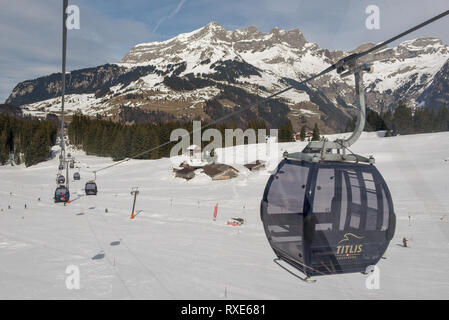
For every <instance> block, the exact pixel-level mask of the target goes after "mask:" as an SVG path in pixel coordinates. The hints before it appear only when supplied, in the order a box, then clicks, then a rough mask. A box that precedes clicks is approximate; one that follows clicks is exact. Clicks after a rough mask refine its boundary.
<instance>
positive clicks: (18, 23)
mask: <svg viewBox="0 0 449 320" xmlns="http://www.w3.org/2000/svg"><path fill="white" fill-rule="evenodd" d="M69 4H75V5H78V6H79V7H80V10H81V29H80V30H72V31H69V34H68V37H69V38H68V57H67V59H68V61H67V63H68V70H73V69H78V68H83V67H89V66H96V65H100V64H103V63H106V62H116V61H119V60H120V59H121V58H122V57H123V56H124V55H125V54H126V52H127V51H128V50H129V49H130V48H131V47H132V46H133V45H135V44H137V43H141V42H150V41H156V40H165V39H168V38H171V37H173V36H175V35H177V34H179V33H183V32H189V31H192V30H194V29H197V28H200V27H202V26H204V25H206V24H207V23H209V22H210V21H216V22H218V23H220V24H221V25H222V26H224V27H225V28H226V29H236V28H244V27H248V26H250V25H254V26H256V27H257V28H258V29H259V30H261V31H263V32H268V31H270V30H271V29H272V28H273V27H279V28H281V29H294V28H299V29H300V30H301V31H302V32H303V34H304V36H305V37H306V39H307V40H308V41H312V42H316V43H318V44H319V45H320V46H321V47H324V48H328V49H340V50H350V49H353V48H355V47H357V46H358V45H359V44H361V43H363V42H380V41H382V40H385V39H386V38H388V37H390V36H393V35H395V34H396V33H399V32H401V31H403V30H405V29H407V28H408V27H411V26H413V25H414V24H417V23H419V22H422V21H424V20H426V19H428V18H430V17H432V16H434V15H436V14H438V13H440V12H442V11H445V10H448V9H449V3H448V1H447V0H428V1H421V0H395V1H392V0H368V1H365V0H338V1H336V0H312V1H311V0H295V1H292V0H277V1H273V0H271V1H269V0H251V1H250V0H227V1H215V0H154V1H151V0H128V1H123V0H122V1H118V0H69ZM372 4H374V5H377V6H378V7H379V8H380V29H379V30H368V29H366V28H365V19H366V17H367V16H366V14H365V8H366V7H367V6H368V5H372ZM61 6H62V0H39V1H36V0H14V1H11V0H0V101H4V100H5V99H6V98H7V97H8V96H9V94H10V93H11V91H12V89H13V88H14V86H15V85H16V84H17V83H18V82H20V81H23V80H27V79H33V78H36V77H39V76H43V75H47V74H50V73H52V72H58V71H59V70H60V65H61V11H62V9H61ZM448 30H449V18H445V19H444V20H442V21H440V22H437V23H435V24H434V25H432V26H429V27H426V28H425V29H423V30H421V31H419V32H417V33H414V34H413V35H411V36H409V38H416V37H422V36H434V37H438V38H440V39H442V40H443V41H444V42H445V43H449V31H448ZM404 40H406V39H404Z"/></svg>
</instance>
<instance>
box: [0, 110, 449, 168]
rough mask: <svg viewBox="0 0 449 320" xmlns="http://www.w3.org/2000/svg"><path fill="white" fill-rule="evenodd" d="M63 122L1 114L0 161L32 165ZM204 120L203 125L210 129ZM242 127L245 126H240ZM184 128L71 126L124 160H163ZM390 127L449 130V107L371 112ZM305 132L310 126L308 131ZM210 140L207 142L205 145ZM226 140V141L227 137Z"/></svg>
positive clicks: (86, 120) (258, 124)
mask: <svg viewBox="0 0 449 320" xmlns="http://www.w3.org/2000/svg"><path fill="white" fill-rule="evenodd" d="M56 122H57V121H49V120H45V121H44V120H37V119H34V118H23V117H19V116H13V115H7V114H0V164H2V165H3V164H6V163H7V162H8V160H9V159H10V157H11V156H13V157H14V159H13V160H14V163H15V164H20V163H25V165H26V166H31V165H34V164H37V163H39V162H42V161H45V160H46V159H48V158H49V157H50V149H51V146H53V145H54V144H55V142H56V136H57V124H56ZM355 122H356V118H353V119H352V120H350V121H348V123H347V126H346V131H352V130H354V127H355ZM206 125H207V124H203V129H206V128H205V126H206ZM211 127H212V128H216V129H218V130H219V131H220V132H221V133H222V136H223V139H224V137H225V134H224V130H225V129H227V128H230V129H235V128H237V127H238V125H237V124H236V123H235V122H227V123H222V124H216V125H214V126H211ZM240 127H242V126H241V125H240ZM268 127H269V126H268V125H267V123H266V122H265V121H264V120H261V119H260V120H251V121H248V122H247V123H246V125H245V126H244V127H243V128H242V129H247V128H253V129H256V130H257V129H267V128H268ZM177 128H183V129H186V130H187V131H189V132H190V131H192V129H193V124H192V122H191V121H185V120H184V121H178V120H170V121H164V122H152V123H136V124H132V125H126V124H123V123H119V122H113V121H111V120H104V119H98V118H90V117H88V116H84V115H82V114H80V113H77V114H75V115H74V116H73V117H72V121H71V123H70V124H69V125H68V136H69V139H70V143H71V144H74V145H76V146H78V147H79V148H81V149H82V150H84V151H85V152H86V153H87V154H90V155H97V156H103V157H112V158H113V159H114V160H116V161H117V160H122V159H125V158H127V157H131V156H135V155H136V154H139V153H141V152H144V151H147V150H149V149H152V148H156V147H157V146H159V145H161V144H164V143H166V144H165V145H164V146H162V147H161V148H157V149H155V150H153V151H151V152H149V153H145V154H143V155H141V156H139V157H138V159H159V158H161V157H168V156H169V155H170V150H171V148H172V147H173V146H174V145H175V143H176V142H169V140H170V133H171V132H172V131H173V130H175V129H177ZM379 130H385V131H386V136H387V137H388V136H394V135H398V134H400V135H405V134H413V133H427V132H438V131H449V108H448V107H447V106H442V107H440V108H439V109H430V108H422V109H416V110H412V109H410V108H408V107H406V106H405V104H404V103H403V102H402V101H400V102H399V104H398V106H397V107H396V109H395V110H394V111H387V112H383V113H380V114H379V113H377V112H375V111H373V110H368V112H367V116H366V125H365V131H379ZM303 131H304V130H303ZM293 133H294V132H293V128H292V125H291V123H290V121H287V122H286V123H284V124H282V125H280V126H279V141H280V142H288V141H292V140H293ZM207 143H209V142H203V147H204V146H205V145H206V144H207ZM223 144H224V141H223Z"/></svg>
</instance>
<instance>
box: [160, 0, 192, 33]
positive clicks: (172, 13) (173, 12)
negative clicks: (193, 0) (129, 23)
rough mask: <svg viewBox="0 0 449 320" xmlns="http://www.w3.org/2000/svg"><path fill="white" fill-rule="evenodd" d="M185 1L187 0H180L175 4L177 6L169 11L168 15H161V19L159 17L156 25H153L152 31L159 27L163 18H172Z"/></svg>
mask: <svg viewBox="0 0 449 320" xmlns="http://www.w3.org/2000/svg"><path fill="white" fill-rule="evenodd" d="M186 1H187V0H181V1H180V2H179V3H178V5H177V7H176V9H175V10H173V11H172V12H170V14H169V15H167V16H165V17H162V18H161V19H159V21H158V22H157V24H156V26H155V27H154V29H153V33H154V32H156V31H157V29H159V26H160V25H161V24H162V23H163V22H164V21H165V20H167V19H171V18H173V17H174V16H175V15H176V14H177V13H178V12H179V10H181V8H182V6H183V5H184V3H185V2H186Z"/></svg>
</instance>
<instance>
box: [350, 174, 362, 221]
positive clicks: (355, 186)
mask: <svg viewBox="0 0 449 320" xmlns="http://www.w3.org/2000/svg"><path fill="white" fill-rule="evenodd" d="M348 176H349V183H350V185H351V195H352V202H351V204H350V212H351V215H350V220H349V226H350V227H352V228H355V229H358V228H359V226H360V215H361V212H362V202H361V196H360V193H361V190H360V182H359V178H358V175H357V172H355V171H352V170H351V171H348Z"/></svg>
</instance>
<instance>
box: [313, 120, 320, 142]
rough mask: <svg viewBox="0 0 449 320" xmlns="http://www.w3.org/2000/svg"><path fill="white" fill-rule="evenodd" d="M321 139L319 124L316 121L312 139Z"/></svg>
mask: <svg viewBox="0 0 449 320" xmlns="http://www.w3.org/2000/svg"><path fill="white" fill-rule="evenodd" d="M320 139H321V137H320V129H319V128H318V124H317V123H315V125H314V127H313V132H312V141H319V140H320Z"/></svg>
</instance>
